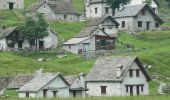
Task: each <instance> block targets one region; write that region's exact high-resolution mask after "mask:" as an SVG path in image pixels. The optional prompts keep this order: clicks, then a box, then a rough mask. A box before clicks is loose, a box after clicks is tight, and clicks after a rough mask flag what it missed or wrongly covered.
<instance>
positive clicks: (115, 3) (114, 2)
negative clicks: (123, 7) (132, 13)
mask: <svg viewBox="0 0 170 100" xmlns="http://www.w3.org/2000/svg"><path fill="white" fill-rule="evenodd" d="M129 1H130V0H107V3H108V4H111V7H112V9H113V11H114V9H116V8H119V4H126V3H128V2H129Z"/></svg>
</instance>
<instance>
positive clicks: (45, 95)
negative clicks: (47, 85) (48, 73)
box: [43, 89, 47, 98]
mask: <svg viewBox="0 0 170 100" xmlns="http://www.w3.org/2000/svg"><path fill="white" fill-rule="evenodd" d="M43 97H44V98H46V97H47V89H44V90H43Z"/></svg>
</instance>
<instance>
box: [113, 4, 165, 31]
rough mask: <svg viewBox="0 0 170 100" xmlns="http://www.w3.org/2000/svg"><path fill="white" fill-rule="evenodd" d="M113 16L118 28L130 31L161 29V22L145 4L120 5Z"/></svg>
mask: <svg viewBox="0 0 170 100" xmlns="http://www.w3.org/2000/svg"><path fill="white" fill-rule="evenodd" d="M113 17H114V18H115V20H116V21H117V22H118V23H119V24H120V25H119V30H123V31H131V32H140V31H147V30H148V31H153V30H161V28H160V25H161V24H162V23H163V21H162V20H161V19H160V18H159V16H158V15H157V14H155V12H154V11H153V10H152V9H151V7H150V6H148V5H147V4H138V5H129V6H123V7H120V8H119V9H117V10H116V11H115V15H114V16H113Z"/></svg>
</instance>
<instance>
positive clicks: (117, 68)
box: [116, 65, 123, 78]
mask: <svg viewBox="0 0 170 100" xmlns="http://www.w3.org/2000/svg"><path fill="white" fill-rule="evenodd" d="M122 68H123V65H120V66H118V67H116V77H117V78H119V77H121V75H122Z"/></svg>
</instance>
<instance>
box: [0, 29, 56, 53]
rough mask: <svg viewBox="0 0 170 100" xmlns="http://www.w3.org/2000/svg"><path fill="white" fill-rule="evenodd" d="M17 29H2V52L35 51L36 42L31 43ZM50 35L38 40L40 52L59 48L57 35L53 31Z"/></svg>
mask: <svg viewBox="0 0 170 100" xmlns="http://www.w3.org/2000/svg"><path fill="white" fill-rule="evenodd" d="M16 28H17V27H9V28H2V29H1V28H0V50H14V51H18V50H22V49H30V50H35V41H32V42H29V41H28V40H27V39H25V38H24V36H23V35H22V34H21V33H19V32H18V30H17V29H16ZM48 33H49V35H48V36H47V37H44V38H43V39H39V40H38V43H37V47H38V50H47V49H52V48H56V47H57V44H58V36H57V34H56V33H55V32H53V31H52V30H48Z"/></svg>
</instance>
